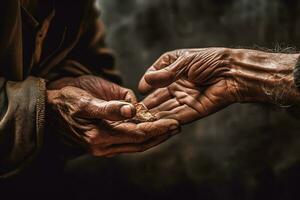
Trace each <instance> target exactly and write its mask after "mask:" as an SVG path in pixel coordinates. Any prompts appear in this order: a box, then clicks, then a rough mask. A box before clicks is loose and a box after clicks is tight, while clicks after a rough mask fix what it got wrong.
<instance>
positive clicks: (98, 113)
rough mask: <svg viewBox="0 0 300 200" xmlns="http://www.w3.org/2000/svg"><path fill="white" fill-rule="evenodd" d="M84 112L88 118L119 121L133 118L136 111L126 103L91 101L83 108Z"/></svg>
mask: <svg viewBox="0 0 300 200" xmlns="http://www.w3.org/2000/svg"><path fill="white" fill-rule="evenodd" d="M85 112H86V114H87V117H89V118H96V119H106V120H111V121H120V120H125V119H130V118H132V117H134V116H135V114H136V109H135V107H134V106H133V105H132V104H130V103H127V102H122V101H102V100H99V99H92V100H91V101H90V102H89V104H88V105H87V106H85Z"/></svg>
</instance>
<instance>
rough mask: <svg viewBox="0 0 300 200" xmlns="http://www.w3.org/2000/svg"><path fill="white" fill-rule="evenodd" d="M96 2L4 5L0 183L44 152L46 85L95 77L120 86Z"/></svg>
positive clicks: (0, 20) (9, 0) (13, 1)
mask: <svg viewBox="0 0 300 200" xmlns="http://www.w3.org/2000/svg"><path fill="white" fill-rule="evenodd" d="M94 4H95V2H94V1H93V0H77V1H71V0H48V1H44V0H43V1H39V3H38V5H37V10H36V11H37V12H36V13H34V16H33V15H31V14H29V12H28V11H27V10H26V9H25V8H24V7H22V6H21V5H20V2H19V0H2V1H1V2H0V15H1V17H0V24H1V26H0V177H1V178H3V177H6V176H10V175H12V174H15V173H16V172H18V171H19V170H21V169H22V168H23V167H24V166H25V165H27V164H28V163H30V162H31V161H32V160H33V159H34V158H35V157H36V155H37V154H38V153H39V151H40V148H41V147H42V143H43V138H44V137H45V136H44V134H43V129H44V125H45V119H44V116H45V91H46V86H45V85H46V84H45V82H46V81H53V80H57V79H59V78H62V77H67V76H73V77H75V76H80V75H85V74H94V75H98V76H103V77H105V78H107V79H109V80H112V81H115V82H119V78H118V75H117V73H116V71H115V70H114V68H113V62H114V60H113V57H112V55H111V53H110V52H109V50H108V49H106V48H105V44H104V40H103V38H104V31H103V27H102V22H101V21H100V20H99V18H98V12H97V10H96V8H95V6H94Z"/></svg>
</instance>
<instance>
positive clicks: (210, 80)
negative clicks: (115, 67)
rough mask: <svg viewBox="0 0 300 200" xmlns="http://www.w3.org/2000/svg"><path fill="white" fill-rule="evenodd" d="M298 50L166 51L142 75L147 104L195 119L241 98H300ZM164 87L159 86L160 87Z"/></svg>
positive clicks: (160, 112) (160, 113)
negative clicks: (296, 72)
mask: <svg viewBox="0 0 300 200" xmlns="http://www.w3.org/2000/svg"><path fill="white" fill-rule="evenodd" d="M298 57H299V55H298V54H281V53H266V52H262V51H255V50H247V49H227V48H207V49H185V50H176V51H172V52H168V53H166V54H164V55H162V56H161V57H160V58H159V59H158V60H157V61H156V62H155V63H154V64H153V65H152V66H151V67H150V68H149V69H148V71H147V72H146V74H145V75H144V76H143V77H142V79H141V81H140V84H139V90H140V91H141V92H142V93H150V92H152V91H154V90H155V89H157V90H155V91H154V92H153V93H152V94H150V95H149V96H148V97H146V98H145V100H144V101H143V102H144V104H145V105H146V106H147V107H148V108H149V109H152V112H153V113H157V114H156V115H157V117H159V118H173V119H176V120H178V121H180V122H181V123H183V124H184V123H189V122H192V121H194V120H197V119H200V118H202V117H205V116H207V115H210V114H212V113H214V112H216V111H218V110H220V109H222V108H224V107H226V106H228V105H230V104H232V103H235V102H241V103H243V102H268V103H275V104H279V105H290V104H293V103H294V102H295V101H298V102H299V92H298V90H297V89H296V87H295V85H294V81H293V69H294V66H295V64H296V62H297V58H298ZM158 88H159V89H158Z"/></svg>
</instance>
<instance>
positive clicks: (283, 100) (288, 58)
mask: <svg viewBox="0 0 300 200" xmlns="http://www.w3.org/2000/svg"><path fill="white" fill-rule="evenodd" d="M229 52H230V53H229V56H228V58H227V60H228V62H229V66H230V67H229V72H228V74H229V75H230V76H231V77H233V78H234V79H235V81H236V83H237V85H238V87H239V95H240V96H241V97H240V99H241V102H251V101H262V102H271V103H274V104H278V105H281V106H289V105H293V104H295V103H299V102H300V93H299V91H298V90H297V87H296V84H295V83H296V82H295V78H294V70H295V66H296V64H297V61H298V58H299V54H283V53H268V52H263V51H256V50H247V49H232V50H229Z"/></svg>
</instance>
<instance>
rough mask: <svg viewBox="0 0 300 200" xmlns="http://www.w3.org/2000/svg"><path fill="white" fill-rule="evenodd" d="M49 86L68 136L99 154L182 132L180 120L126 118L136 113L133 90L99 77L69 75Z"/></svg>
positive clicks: (144, 146)
mask: <svg viewBox="0 0 300 200" xmlns="http://www.w3.org/2000/svg"><path fill="white" fill-rule="evenodd" d="M48 88H49V89H52V90H48V92H47V93H48V95H47V96H48V104H49V105H50V107H51V110H52V111H54V112H55V113H56V115H57V116H58V118H57V119H58V120H57V121H58V122H59V123H60V124H61V126H60V127H62V129H63V131H61V132H62V133H64V134H65V135H64V137H66V138H67V139H68V140H69V141H70V142H72V143H75V144H77V145H82V146H84V147H85V148H86V149H87V150H88V151H89V152H90V153H91V154H92V155H95V156H112V155H116V154H120V153H131V152H141V151H145V150H147V149H149V148H151V147H153V146H156V145H158V144H160V143H161V142H163V141H165V140H166V139H168V138H170V137H171V136H172V135H174V134H176V133H178V131H179V124H178V122H177V121H176V120H171V119H161V120H157V121H155V122H145V123H132V122H130V121H128V120H126V119H131V118H132V117H134V116H135V113H136V110H135V107H134V105H133V104H134V103H135V102H136V98H135V96H134V94H133V92H131V90H128V89H125V88H122V87H120V86H118V85H116V84H114V83H111V82H109V81H106V80H104V79H102V78H99V77H94V76H83V77H80V78H66V79H62V80H59V81H57V82H54V83H52V84H50V85H49V86H48Z"/></svg>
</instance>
